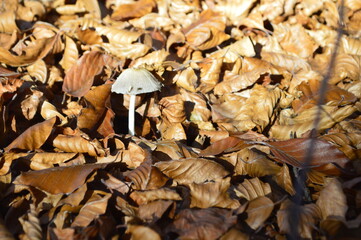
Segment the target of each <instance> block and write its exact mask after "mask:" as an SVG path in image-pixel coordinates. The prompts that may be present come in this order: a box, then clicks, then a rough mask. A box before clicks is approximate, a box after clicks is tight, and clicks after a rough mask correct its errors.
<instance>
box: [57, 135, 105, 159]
mask: <svg viewBox="0 0 361 240" xmlns="http://www.w3.org/2000/svg"><path fill="white" fill-rule="evenodd" d="M53 146H54V147H56V148H58V149H60V150H62V151H65V152H76V153H77V152H80V153H88V154H89V155H90V156H104V155H105V150H104V149H103V148H102V146H101V145H100V143H99V142H98V141H97V140H96V139H94V140H93V141H89V140H86V139H84V138H83V137H81V136H67V135H58V136H56V137H55V139H54V140H53Z"/></svg>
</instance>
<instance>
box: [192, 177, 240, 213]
mask: <svg viewBox="0 0 361 240" xmlns="http://www.w3.org/2000/svg"><path fill="white" fill-rule="evenodd" d="M188 186H189V188H190V190H191V192H190V194H191V205H190V207H191V208H210V207H220V208H231V209H236V208H238V207H240V203H239V201H238V200H237V199H232V198H231V197H230V194H229V192H228V191H229V190H230V189H229V188H230V187H231V183H230V178H224V179H216V180H215V181H214V182H213V181H212V182H204V183H191V184H189V185H188Z"/></svg>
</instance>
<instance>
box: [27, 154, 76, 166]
mask: <svg viewBox="0 0 361 240" xmlns="http://www.w3.org/2000/svg"><path fill="white" fill-rule="evenodd" d="M75 155H76V153H52V152H42V153H35V154H33V155H31V159H30V161H31V163H30V168H31V169H33V170H41V169H45V168H51V167H54V164H59V163H63V162H66V161H68V160H70V159H72V158H74V157H75Z"/></svg>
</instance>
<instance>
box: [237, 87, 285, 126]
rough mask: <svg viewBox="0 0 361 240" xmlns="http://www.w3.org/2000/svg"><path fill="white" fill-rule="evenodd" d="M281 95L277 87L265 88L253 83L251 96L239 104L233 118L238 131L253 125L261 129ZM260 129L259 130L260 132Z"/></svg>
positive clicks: (267, 121) (265, 124)
mask: <svg viewBox="0 0 361 240" xmlns="http://www.w3.org/2000/svg"><path fill="white" fill-rule="evenodd" d="M280 97H281V90H280V89H279V88H273V89H272V88H266V87H263V86H261V85H255V86H254V87H253V91H252V93H251V96H250V97H249V98H248V99H247V100H246V102H245V105H243V106H241V108H240V110H239V111H238V113H237V116H236V118H235V120H236V121H239V122H238V123H237V129H238V130H239V131H248V130H251V129H252V128H254V127H257V128H259V129H260V130H261V131H262V130H263V129H264V128H265V127H266V126H267V125H268V124H269V123H270V120H271V116H272V115H273V110H274V108H275V106H276V104H277V102H278V100H279V99H280ZM261 131H260V132H261Z"/></svg>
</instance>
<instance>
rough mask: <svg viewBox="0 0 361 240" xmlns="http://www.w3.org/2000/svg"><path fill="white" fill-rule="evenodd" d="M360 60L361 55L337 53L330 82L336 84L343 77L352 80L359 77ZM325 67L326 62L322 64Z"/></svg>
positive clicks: (326, 65)
mask: <svg viewBox="0 0 361 240" xmlns="http://www.w3.org/2000/svg"><path fill="white" fill-rule="evenodd" d="M360 62H361V56H359V55H350V54H344V53H341V54H338V55H337V57H336V63H335V68H334V70H333V75H332V77H331V79H330V80H329V83H330V84H337V83H339V82H340V81H342V80H343V79H345V78H349V79H352V80H358V79H360ZM323 67H324V68H325V69H327V67H328V63H327V64H324V66H323Z"/></svg>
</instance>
